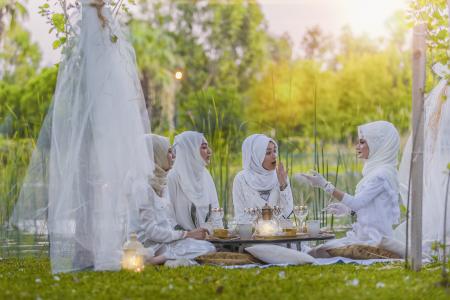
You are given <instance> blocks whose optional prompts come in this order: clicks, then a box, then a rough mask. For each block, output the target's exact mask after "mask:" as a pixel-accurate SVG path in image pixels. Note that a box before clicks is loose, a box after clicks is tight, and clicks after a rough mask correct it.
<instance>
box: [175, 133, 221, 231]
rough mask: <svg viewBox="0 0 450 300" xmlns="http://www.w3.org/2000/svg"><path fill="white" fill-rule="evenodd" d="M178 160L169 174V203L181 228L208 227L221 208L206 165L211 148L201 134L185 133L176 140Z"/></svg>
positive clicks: (209, 157)
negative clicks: (214, 211) (214, 210)
mask: <svg viewBox="0 0 450 300" xmlns="http://www.w3.org/2000/svg"><path fill="white" fill-rule="evenodd" d="M174 149H175V150H176V154H177V159H176V161H175V164H174V167H173V169H172V170H171V171H170V172H169V175H168V187H169V195H170V201H171V202H172V206H173V209H174V215H175V220H176V222H177V225H178V227H179V228H182V229H184V230H193V229H195V228H202V227H205V224H206V223H207V221H209V218H210V216H211V210H212V209H213V208H218V207H219V201H218V198H217V191H216V186H215V185H214V181H213V179H212V177H211V174H209V172H208V170H207V169H206V166H207V165H208V164H209V163H210V159H211V149H210V148H209V146H208V142H207V141H206V139H205V137H204V136H203V134H202V133H199V132H195V131H185V132H183V133H181V134H179V135H177V136H176V137H175V141H174Z"/></svg>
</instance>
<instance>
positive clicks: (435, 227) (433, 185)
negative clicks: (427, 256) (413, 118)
mask: <svg viewBox="0 0 450 300" xmlns="http://www.w3.org/2000/svg"><path fill="white" fill-rule="evenodd" d="M433 71H434V72H435V73H436V74H437V75H438V76H439V77H441V78H442V79H441V80H440V82H439V83H438V84H437V85H436V87H435V88H434V89H433V90H432V91H431V92H430V94H429V95H428V97H427V98H426V100H425V109H424V111H425V115H424V122H425V137H424V152H423V158H424V168H423V178H424V181H423V216H422V222H423V225H422V240H423V245H424V251H426V252H428V251H430V250H431V249H430V247H431V244H432V243H433V242H434V241H441V242H442V240H443V236H444V201H445V197H446V187H447V178H448V170H447V164H448V163H450V103H449V99H450V88H449V86H448V81H447V79H446V76H448V74H450V71H449V70H448V68H447V67H445V66H443V65H441V64H436V65H435V66H434V67H433ZM411 148H412V137H411V136H410V137H409V139H408V142H407V144H406V146H405V149H404V151H403V156H402V161H401V164H400V170H399V178H400V193H401V196H402V199H403V202H404V204H405V205H406V201H407V198H408V185H409V170H410V163H411ZM449 197H450V195H449ZM449 218H450V209H449V210H448V211H447V229H446V231H447V241H449V240H450V222H449ZM396 236H397V238H399V239H405V226H404V225H402V226H399V228H398V229H397V230H396Z"/></svg>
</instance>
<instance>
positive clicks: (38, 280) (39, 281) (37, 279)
mask: <svg viewBox="0 0 450 300" xmlns="http://www.w3.org/2000/svg"><path fill="white" fill-rule="evenodd" d="M34 282H36V283H41V282H42V280H41V279H40V278H36V280H35V281H34Z"/></svg>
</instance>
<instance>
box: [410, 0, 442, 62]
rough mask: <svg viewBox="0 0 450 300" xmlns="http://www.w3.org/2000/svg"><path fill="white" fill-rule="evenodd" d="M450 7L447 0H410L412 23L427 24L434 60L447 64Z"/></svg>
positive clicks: (430, 48) (429, 43)
mask: <svg viewBox="0 0 450 300" xmlns="http://www.w3.org/2000/svg"><path fill="white" fill-rule="evenodd" d="M448 14H449V8H448V6H447V0H413V1H411V2H410V16H409V17H410V21H411V23H412V24H418V23H425V24H426V25H427V32H428V36H427V42H428V48H429V50H430V52H431V53H430V54H431V55H430V56H432V57H433V62H432V63H435V62H437V61H440V62H442V63H443V64H447V63H448V62H449V61H450V57H449V55H450V54H449V51H448V47H449V43H450V35H449V26H450V25H449V22H450V21H449V15H448Z"/></svg>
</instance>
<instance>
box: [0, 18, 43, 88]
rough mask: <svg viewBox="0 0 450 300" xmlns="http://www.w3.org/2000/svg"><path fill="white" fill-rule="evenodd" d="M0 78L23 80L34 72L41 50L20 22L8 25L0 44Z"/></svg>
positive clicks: (11, 80) (14, 80) (39, 59)
mask: <svg viewBox="0 0 450 300" xmlns="http://www.w3.org/2000/svg"><path fill="white" fill-rule="evenodd" d="M0 49H1V51H0V65H1V68H0V78H1V79H3V80H5V81H7V82H25V81H26V80H28V78H29V77H30V76H32V75H34V74H35V73H36V70H38V68H39V64H40V62H41V57H42V54H41V50H40V49H39V46H38V44H37V43H34V42H32V41H31V36H30V33H29V32H28V31H26V30H25V29H24V28H23V27H22V26H21V25H20V24H15V25H14V26H11V27H9V28H8V29H7V30H6V31H5V32H4V36H3V41H2V43H1V45H0Z"/></svg>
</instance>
